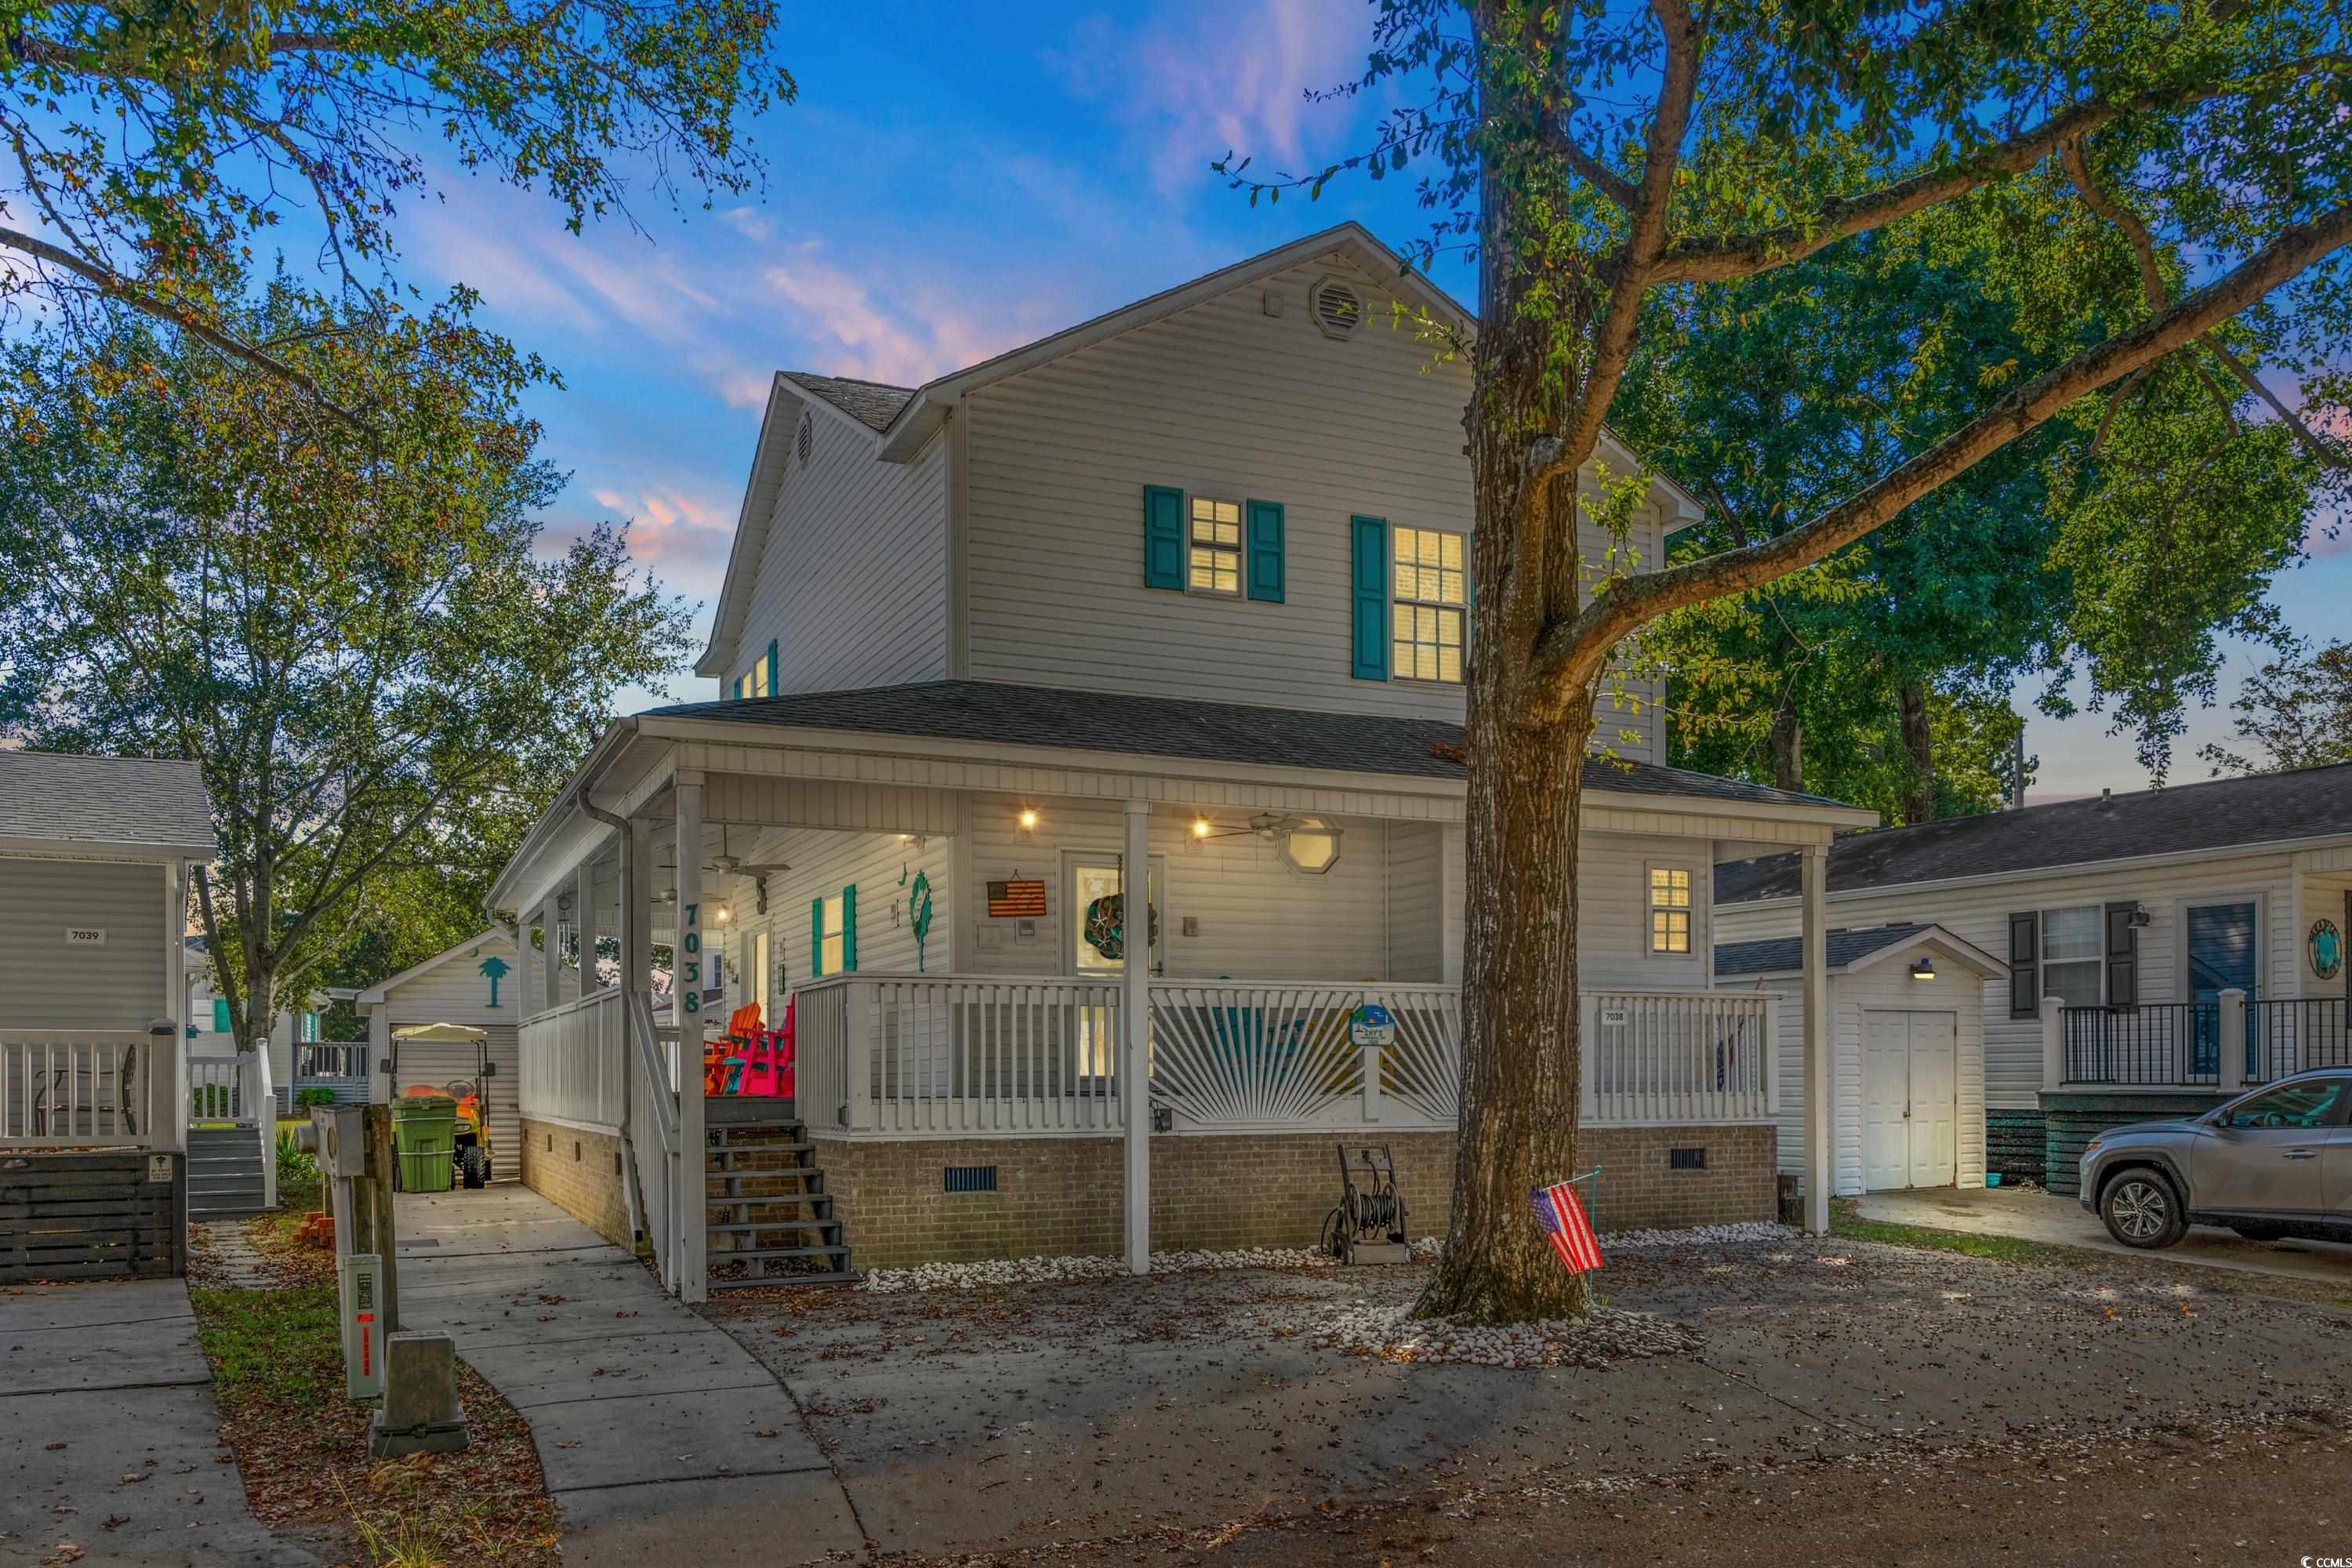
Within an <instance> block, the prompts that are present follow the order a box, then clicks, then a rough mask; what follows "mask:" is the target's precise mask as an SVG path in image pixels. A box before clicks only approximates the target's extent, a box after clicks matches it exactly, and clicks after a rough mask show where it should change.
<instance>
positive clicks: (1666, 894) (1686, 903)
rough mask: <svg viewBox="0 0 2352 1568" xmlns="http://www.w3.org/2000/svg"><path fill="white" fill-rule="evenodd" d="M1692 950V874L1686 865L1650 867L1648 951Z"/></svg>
mask: <svg viewBox="0 0 2352 1568" xmlns="http://www.w3.org/2000/svg"><path fill="white" fill-rule="evenodd" d="M1690 950H1691V874H1690V870H1689V868H1687V867H1683V866H1653V867H1651V868H1650V951H1651V952H1685V953H1686V952H1690Z"/></svg>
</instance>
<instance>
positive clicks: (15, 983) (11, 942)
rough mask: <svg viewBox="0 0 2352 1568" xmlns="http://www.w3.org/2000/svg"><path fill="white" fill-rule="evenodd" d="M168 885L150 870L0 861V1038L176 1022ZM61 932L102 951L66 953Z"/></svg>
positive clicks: (80, 948) (175, 934) (158, 870)
mask: <svg viewBox="0 0 2352 1568" xmlns="http://www.w3.org/2000/svg"><path fill="white" fill-rule="evenodd" d="M169 875H171V873H170V871H169V870H167V868H164V867H163V866H160V865H152V864H150V865H137V864H131V863H129V862H123V863H115V862H109V861H100V860H35V859H0V1028H11V1029H49V1028H79V1029H144V1028H145V1027H146V1026H148V1025H149V1024H151V1023H152V1022H154V1021H155V1020H156V1019H157V1018H160V1017H168V1016H173V1014H175V1013H176V1012H177V1011H178V1008H177V1006H176V1005H174V1002H173V997H172V995H171V994H170V984H171V982H170V974H171V962H172V951H171V946H170V944H171V943H172V942H177V941H178V940H179V939H180V932H179V931H176V930H174V931H171V932H169V934H168V935H167V934H166V932H165V930H164V905H165V903H166V902H167V901H168V893H169V889H170V886H171V884H170V883H167V882H166V881H165V878H166V877H167V876H169ZM68 926H77V927H95V928H97V929H100V930H102V931H105V932H106V941H104V942H89V943H74V944H68V942H67V941H66V928H67V927H68ZM194 962H195V963H202V962H203V961H202V960H201V959H196V960H194ZM203 1021H208V1020H203Z"/></svg>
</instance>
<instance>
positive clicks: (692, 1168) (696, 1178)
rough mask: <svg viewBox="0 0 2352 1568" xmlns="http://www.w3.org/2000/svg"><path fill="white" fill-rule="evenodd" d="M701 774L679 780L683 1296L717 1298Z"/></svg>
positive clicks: (677, 1013)
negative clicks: (707, 1149)
mask: <svg viewBox="0 0 2352 1568" xmlns="http://www.w3.org/2000/svg"><path fill="white" fill-rule="evenodd" d="M702 930H703V921H702V774H701V773H679V774H678V775H677V951H676V952H675V953H674V954H673V955H672V960H671V962H672V966H673V969H674V971H675V978H674V980H673V983H672V984H673V987H674V990H675V994H676V995H677V1007H676V1008H675V1010H674V1011H673V1014H672V1016H674V1017H675V1018H677V1147H678V1163H677V1170H676V1172H675V1173H674V1183H675V1185H674V1190H675V1191H676V1192H677V1194H678V1204H677V1215H678V1225H677V1231H678V1236H677V1259H678V1263H677V1294H678V1300H681V1301H688V1302H694V1301H702V1300H709V1295H710V1237H709V1232H708V1231H706V1230H705V1229H704V1228H703V1226H704V1213H703V1205H702V1190H703V1178H702V1163H703V1133H702V1112H703V1105H702V985H703V976H704V973H705V970H704V959H703V952H702Z"/></svg>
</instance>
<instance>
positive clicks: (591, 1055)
mask: <svg viewBox="0 0 2352 1568" xmlns="http://www.w3.org/2000/svg"><path fill="white" fill-rule="evenodd" d="M625 1024H626V1020H625V1017H624V1016H623V1013H622V1005H621V993H620V992H618V991H597V992H593V993H591V994H588V995H586V996H583V997H582V998H580V999H579V1000H578V1001H576V1002H567V1003H565V1004H564V1005H562V1006H561V1007H557V1008H554V1009H552V1010H551V1011H549V1012H545V1013H541V1014H539V1015H538V1016H535V1017H531V1018H527V1019H525V1020H524V1021H523V1026H522V1027H521V1028H520V1029H519V1030H517V1031H516V1048H517V1052H518V1057H519V1059H518V1061H517V1063H516V1067H517V1069H518V1070H517V1079H516V1081H517V1082H518V1084H519V1085H520V1092H519V1095H518V1104H519V1107H520V1110H521V1111H522V1113H523V1115H525V1116H528V1117H533V1118H539V1119H542V1120H552V1121H568V1122H572V1123H575V1124H577V1125H581V1126H586V1127H595V1128H604V1129H608V1130H612V1131H618V1130H619V1128H620V1126H621V1122H622V1119H623V1118H624V1117H625V1116H626V1115H627V1114H628V1102H627V1093H628V1089H627V1085H626V1083H625V1081H624V1077H623V1074H624V1071H625V1067H626V1065H627V1060H628V1058H627V1053H626V1051H625V1048H624V1041H623V1030H624V1028H625Z"/></svg>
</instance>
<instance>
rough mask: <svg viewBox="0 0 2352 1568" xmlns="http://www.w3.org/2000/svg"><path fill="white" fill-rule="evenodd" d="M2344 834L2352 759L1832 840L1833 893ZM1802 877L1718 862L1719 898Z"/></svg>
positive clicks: (1789, 893)
mask: <svg viewBox="0 0 2352 1568" xmlns="http://www.w3.org/2000/svg"><path fill="white" fill-rule="evenodd" d="M2338 835H2352V763H2337V764H2335V765H2334V766H2330V767H2321V768H2297V769H2294V770H2292V771H2290V772H2287V773H2257V774H2255V775H2253V776H2252V777H2251V778H2239V779H2209V780H2206V781H2203V782H2201V783H2198V784H2172V785H2169V786H2168V787H2167V788H2164V789H2160V790H2139V791H2137V792H2135V793H2133V794H2130V795H2100V796H2098V797H2097V798H2095V799H2090V798H2086V799H2083V800H2060V801H2052V802H2050V803H2049V804H2048V805H2029V806H2027V807H2025V808H2024V809H2023V810H2021V811H2003V812H1997V813H1994V814H1992V815H1990V816H1958V817H1953V818H1951V819H1950V820H1948V821H1945V822H1925V823H1921V824H1920V825H1919V826H1916V827H1882V828H1878V829H1876V830H1874V831H1872V832H1867V833H1851V834H1848V835H1846V836H1845V837H1842V838H1840V839H1839V840H1838V841H1837V842H1836V843H1834V844H1832V846H1831V847H1830V864H1829V890H1830V891H1831V892H1832V893H1853V892H1862V891H1866V890H1868V889H1874V888H1892V887H1901V886H1905V885H1906V884H1909V883H1913V882H1940V881H1946V880H1953V879H1962V878H1980V877H1994V876H2005V875H2006V876H2018V875H2024V874H2026V873H2030V872H2036V871H2046V870H2053V869H2055V868H2060V867H2070V866H2090V865H2096V864H2098V863H2100V862H2102V861H2109V860H2137V859H2140V858H2146V857H2149V856H2159V855H2183V854H2197V853H2200V852H2215V853H2219V852H2226V851H2228V850H2231V849H2233V848H2242V847H2253V846H2256V845H2266V844H2278V843H2283V842H2290V841H2293V840H2295V839H2301V838H2323V837H2336V836H2338ZM1797 879H1798V865H1797V857H1796V856H1794V855H1769V856H1765V857H1763V858H1759V859H1755V860H1740V861H1734V862H1731V863H1729V864H1727V865H1723V866H1719V867H1717V868H1716V873H1715V899H1716V902H1717V903H1718V904H1736V903H1748V902H1750V901H1753V900H1758V899H1778V898H1794V897H1795V896H1796V894H1797V891H1798V888H1797Z"/></svg>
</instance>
